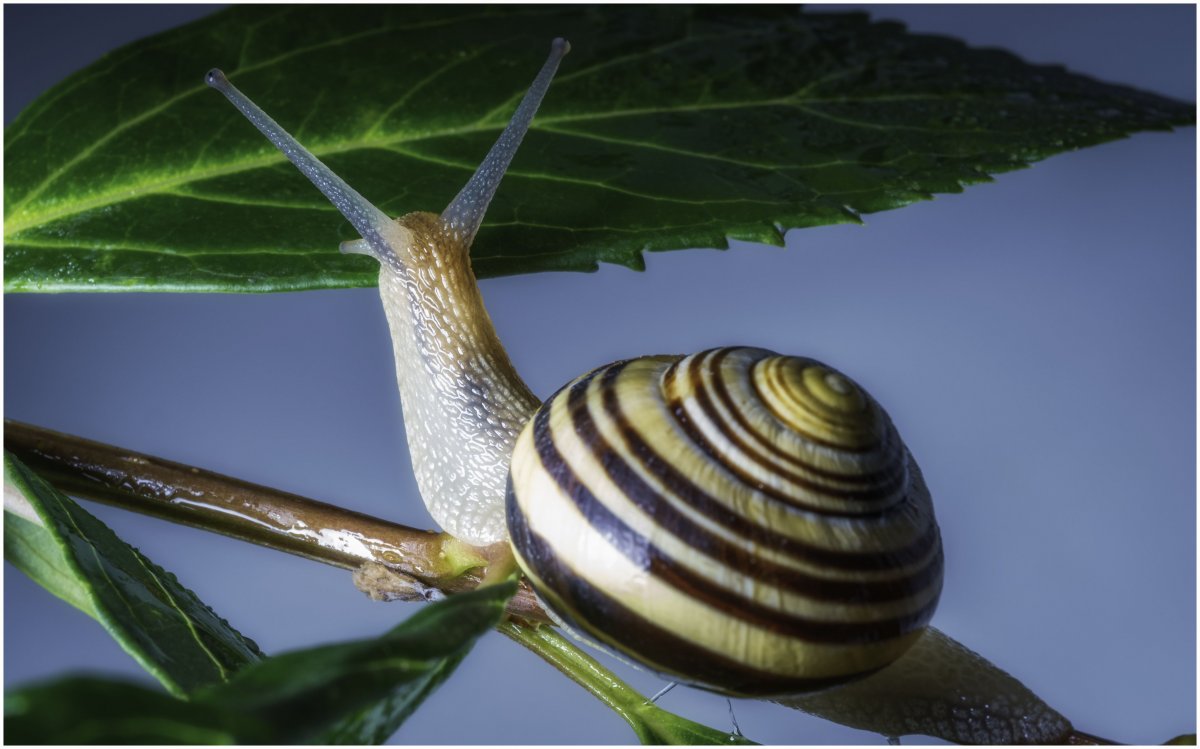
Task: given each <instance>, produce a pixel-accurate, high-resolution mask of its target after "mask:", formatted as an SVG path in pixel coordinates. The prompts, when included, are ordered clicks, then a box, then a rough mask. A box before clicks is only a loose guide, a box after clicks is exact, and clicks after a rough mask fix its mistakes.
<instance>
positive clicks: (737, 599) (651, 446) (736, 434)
mask: <svg viewBox="0 0 1200 749" xmlns="http://www.w3.org/2000/svg"><path fill="white" fill-rule="evenodd" d="M507 520H508V528H509V534H510V537H511V540H512V543H513V548H514V551H515V554H516V557H517V561H518V563H519V564H520V566H521V568H522V570H523V571H524V572H525V574H526V575H527V576H528V578H529V580H530V582H531V583H532V584H533V586H534V588H535V589H536V590H537V592H538V594H539V596H540V597H541V598H542V600H543V601H544V602H545V604H546V605H547V607H548V608H549V609H550V610H551V611H552V612H553V613H554V614H555V615H556V616H557V617H558V618H559V619H561V620H562V622H563V623H564V624H565V625H566V626H568V627H570V628H571V629H573V630H574V631H575V632H576V633H577V634H579V635H580V636H582V637H584V638H586V639H590V640H593V641H596V642H598V643H600V644H602V645H604V646H607V647H609V648H611V649H613V650H614V651H616V652H617V653H618V654H621V655H623V656H625V657H628V658H630V659H632V660H634V661H636V662H638V663H640V664H642V665H644V666H646V667H648V668H650V669H652V670H654V671H657V672H659V673H661V674H663V675H665V676H668V677H669V678H672V679H675V680H680V681H685V682H688V683H691V684H694V685H696V686H700V687H703V688H707V689H711V690H714V691H719V692H722V693H726V694H734V695H745V696H767V695H783V694H794V693H800V692H805V691H810V690H813V689H820V688H823V687H826V686H829V685H832V684H836V683H840V682H843V681H847V680H850V679H854V678H857V677H860V676H864V675H866V674H868V673H871V672H873V671H875V670H878V669H879V668H882V667H883V666H885V665H887V664H888V663H890V662H891V661H893V660H895V659H896V658H898V657H899V656H900V655H901V654H902V653H903V652H904V651H905V650H907V649H908V647H909V646H910V645H912V643H913V642H914V641H915V640H916V639H917V637H918V636H919V635H920V632H921V631H922V629H923V628H924V627H925V626H926V624H927V623H928V622H929V619H930V617H931V616H932V615H933V611H934V608H935V607H936V606H937V600H938V595H939V594H940V592H941V586H942V547H941V539H940V536H939V533H938V528H937V524H936V522H935V520H934V515H933V507H932V504H931V502H930V498H929V492H928V490H927V489H926V487H925V484H924V481H923V480H922V479H921V475H920V471H919V469H918V468H917V466H916V463H915V462H914V461H913V459H912V457H911V455H909V452H908V450H907V448H906V447H905V446H904V443H903V442H901V440H900V437H899V435H898V434H897V433H896V429H895V427H893V426H892V423H891V420H890V419H889V418H888V416H887V414H886V413H884V411H883V409H882V408H880V407H879V405H878V404H877V403H876V402H875V401H874V400H873V399H872V398H871V397H870V396H869V395H868V394H867V393H865V392H864V391H863V390H862V389H861V388H860V387H859V386H858V385H856V384H855V383H854V382H853V381H851V380H850V379H849V378H847V377H845V376H844V375H842V374H841V373H839V372H837V371H836V370H833V369H831V368H830V367H827V366H825V365H823V364H821V363H820V362H817V361H814V360H812V359H804V358H799V357H785V356H780V355H778V354H775V353H773V352H771V351H766V350H763V349H754V348H723V349H714V350H711V351H705V352H702V353H699V354H694V355H692V356H687V357H678V356H657V357H644V358H640V359H633V360H629V361H623V362H617V363H614V364H610V365H608V366H605V367H601V368H600V369H597V370H594V371H592V372H590V373H588V374H586V375H584V376H583V377H580V378H579V379H577V380H575V381H574V382H572V383H570V384H568V385H567V386H566V387H564V388H563V389H562V390H560V391H559V392H558V393H557V394H556V395H555V396H554V397H552V398H551V399H550V400H549V401H547V402H546V403H545V404H544V405H543V406H542V407H541V409H540V410H539V411H538V412H537V414H536V416H535V417H534V418H533V419H532V420H531V421H530V422H529V424H528V425H527V426H526V427H525V429H524V431H523V432H522V433H521V436H520V437H519V439H518V441H517V446H516V448H515V451H514V453H513V459H512V467H511V471H510V475H509V486H508V499H507Z"/></svg>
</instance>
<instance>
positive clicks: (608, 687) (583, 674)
mask: <svg viewBox="0 0 1200 749" xmlns="http://www.w3.org/2000/svg"><path fill="white" fill-rule="evenodd" d="M496 629H498V630H499V631H500V633H501V634H503V635H505V636H506V637H509V638H510V639H512V640H513V641H514V642H517V643H518V644H520V645H522V646H524V647H525V648H527V649H529V650H532V651H533V652H534V653H537V654H538V656H540V657H541V659H542V660H544V661H546V662H547V663H549V664H550V665H551V666H554V667H555V668H556V669H558V670H559V671H560V672H562V673H563V674H565V675H566V676H567V677H568V678H570V679H571V681H573V682H575V683H576V684H578V685H579V686H581V687H583V688H584V689H586V690H587V691H588V693H589V694H591V695H592V696H593V697H595V698H596V699H598V700H600V701H601V702H603V703H604V704H605V705H608V706H609V708H611V709H612V710H613V712H615V713H616V714H617V715H620V716H621V717H622V718H623V719H624V720H625V722H626V723H628V724H629V727H630V728H632V729H633V731H634V733H636V734H637V737H638V740H639V741H641V742H642V743H643V744H753V743H754V742H752V741H749V740H748V739H746V738H745V737H743V736H741V735H740V734H730V733H728V732H725V731H718V730H716V729H713V728H709V727H708V726H705V725H701V724H699V723H696V722H694V721H691V720H688V719H687V718H681V717H679V716H678V715H674V714H672V713H669V712H667V711H665V710H663V709H662V708H660V707H658V706H657V705H655V704H654V703H653V702H652V701H651V700H648V699H646V697H645V696H643V695H642V693H641V692H638V691H637V690H636V689H634V688H633V687H631V686H629V685H628V684H626V683H625V682H624V681H621V680H620V679H619V678H617V677H616V676H615V675H614V674H613V673H612V672H610V671H609V670H608V669H606V668H605V667H604V666H602V665H600V663H599V662H598V661H596V659H595V658H592V657H591V656H590V655H588V654H587V653H585V652H583V651H582V650H580V649H579V648H577V647H575V645H574V644H572V643H571V641H570V640H568V639H567V638H566V637H564V636H563V634H562V633H561V632H559V631H557V630H555V629H553V628H551V627H547V626H543V625H538V624H529V623H527V622H522V621H518V620H514V619H509V620H507V621H504V622H502V623H501V624H500V626H499V627H497V628H496Z"/></svg>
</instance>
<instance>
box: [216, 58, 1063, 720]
mask: <svg viewBox="0 0 1200 749" xmlns="http://www.w3.org/2000/svg"><path fill="white" fill-rule="evenodd" d="M569 49H570V46H569V45H568V44H567V42H566V41H565V40H563V39H555V40H554V41H553V43H552V44H551V50H550V55H549V58H548V59H547V60H546V62H545V64H544V65H543V67H542V69H541V71H540V72H539V73H538V74H537V77H536V78H535V79H534V82H533V85H532V86H531V87H530V89H529V91H528V92H527V93H526V95H525V97H524V98H523V99H522V101H521V103H520V105H519V106H518V107H517V110H516V112H515V114H514V115H513V117H512V120H511V121H510V122H509V124H508V126H507V127H506V128H505V129H504V130H503V132H502V133H501V134H500V136H499V139H498V140H497V141H496V143H495V145H494V146H493V147H492V149H491V150H490V151H489V152H488V154H487V155H486V157H485V158H484V160H483V162H482V163H481V164H480V166H479V168H478V169H477V170H476V171H475V173H474V175H473V176H472V177H471V179H470V181H468V182H467V184H466V186H465V187H463V189H462V190H461V191H460V192H459V194H458V195H457V196H456V197H455V198H454V200H453V201H451V203H450V205H449V206H447V208H446V209H445V210H444V211H443V212H442V213H441V215H435V214H432V213H425V212H418V213H410V214H407V215H405V216H402V217H400V218H398V219H394V220H393V219H391V218H389V217H388V216H387V215H386V214H384V213H383V212H382V211H380V210H379V209H378V208H376V207H375V206H373V205H372V204H371V203H370V202H368V201H367V200H366V199H365V198H364V197H363V196H361V195H360V194H358V193H357V192H355V191H354V189H353V188H351V187H350V186H349V185H347V184H346V183H345V182H344V181H343V180H342V179H341V178H339V177H338V176H337V175H335V174H333V173H332V172H331V171H330V170H329V169H328V168H327V167H326V166H325V165H324V164H322V163H321V162H320V161H319V160H318V159H317V158H316V157H314V156H313V155H312V154H311V153H309V152H308V151H307V150H305V149H304V147H303V146H301V145H300V144H299V143H298V142H296V140H295V139H294V138H292V137H291V136H290V135H288V134H287V132H285V131H284V130H283V129H282V128H281V127H280V126H279V125H278V124H277V123H276V122H275V121H274V120H272V119H271V118H270V117H269V116H267V115H266V114H265V113H264V112H263V111H262V110H261V109H259V108H258V107H257V106H255V105H254V104H253V103H252V102H251V101H250V100H249V99H247V98H246V97H245V96H244V95H243V94H242V93H241V92H240V91H238V90H237V89H236V88H235V87H234V86H233V84H231V83H230V82H229V80H228V79H227V78H226V77H225V75H224V74H222V73H221V72H220V71H218V70H213V71H210V72H209V74H208V76H207V79H206V80H207V82H208V84H209V85H210V86H212V87H213V88H216V89H217V90H218V91H220V92H221V93H223V94H224V95H225V96H226V97H228V99H229V100H230V101H231V102H232V103H233V104H234V106H236V107H237V108H238V109H239V110H240V111H241V112H242V114H244V115H245V116H246V117H247V118H248V119H249V120H250V122H251V123H253V124H254V126H255V127H257V128H258V129H259V130H260V131H261V132H262V133H263V134H264V135H265V136H266V137H267V138H268V139H270V141H271V142H272V143H273V144H274V145H275V146H276V147H278V148H279V150H280V151H282V152H283V154H284V155H285V156H286V157H287V158H288V159H289V160H291V161H292V163H293V164H295V165H296V166H297V167H298V168H299V169H300V170H301V171H302V172H303V173H304V174H305V175H306V176H307V177H308V178H309V179H310V180H311V181H312V182H313V184H314V185H316V187H317V188H318V189H319V190H321V192H322V193H324V194H325V196H326V197H327V198H328V199H329V200H330V201H331V202H332V203H333V205H334V206H335V207H336V208H337V209H338V210H339V211H340V212H341V213H342V214H343V215H344V216H345V217H346V219H347V220H348V221H350V223H351V224H353V226H354V227H355V229H356V230H357V231H358V232H359V234H361V235H362V238H361V239H359V240H355V241H352V242H345V243H343V244H342V246H341V249H342V251H343V252H354V253H362V254H367V255H370V256H371V257H373V258H375V259H376V260H378V261H379V264H380V274H379V293H380V297H381V300H382V302H383V307H384V310H385V312H386V315H387V319H388V324H389V327H390V332H391V337H392V345H393V349H394V352H395V361H396V379H397V383H398V385H399V388H400V398H401V401H402V407H403V412H404V418H405V429H406V432H407V435H408V443H409V451H410V454H411V457H412V461H413V468H414V473H415V475H416V477H417V482H418V485H419V487H420V491H421V496H422V499H423V500H424V502H425V504H426V506H427V507H428V508H429V512H430V514H431V515H433V517H434V519H435V520H436V521H437V522H438V523H439V524H440V525H441V526H442V528H443V529H445V530H446V531H447V532H449V533H450V534H452V535H454V536H456V537H458V538H461V539H463V540H464V541H467V542H469V543H472V544H476V545H480V546H483V545H490V544H494V543H497V542H501V541H504V540H505V539H506V538H510V540H511V544H512V553H513V555H514V556H515V558H516V561H517V563H518V564H519V565H520V567H521V569H522V571H523V572H524V573H525V575H526V576H527V577H528V578H529V580H530V582H531V584H532V585H533V586H534V588H535V589H536V590H537V592H538V594H539V596H540V597H541V599H542V600H543V601H544V603H545V604H546V605H547V607H548V609H549V610H551V611H552V612H553V613H554V615H555V617H556V618H557V619H559V620H560V621H561V622H562V623H563V624H564V626H566V627H568V628H570V629H572V630H574V631H575V632H576V633H577V634H579V635H580V636H582V637H585V638H587V639H590V640H592V641H596V642H599V643H601V644H602V645H604V646H606V647H608V648H610V649H612V650H614V651H617V652H619V653H620V654H623V655H624V656H626V657H628V658H631V659H633V660H634V661H636V662H637V663H639V664H641V665H642V666H644V667H646V668H649V669H652V670H654V671H656V672H659V673H662V674H664V675H667V676H668V677H669V678H670V679H672V680H679V681H683V682H687V683H690V684H693V685H696V686H700V687H702V688H705V689H708V690H712V691H715V692H720V693H723V694H729V695H741V696H770V697H772V698H775V699H778V700H780V701H784V702H787V704H789V705H792V706H795V707H799V708H801V709H804V710H808V711H810V712H813V713H815V714H818V715H821V716H822V717H826V718H828V719H831V720H835V721H838V722H841V723H844V724H846V725H852V726H855V727H858V728H863V729H866V730H871V731H876V732H879V733H882V734H885V735H902V734H913V733H916V734H927V735H934V736H940V737H942V738H946V739H949V740H951V741H970V742H983V743H1028V742H1043V743H1056V742H1060V741H1062V740H1064V739H1065V738H1066V736H1067V735H1068V732H1069V731H1070V730H1071V728H1070V724H1069V723H1068V722H1067V721H1066V720H1065V719H1064V718H1062V716H1061V715H1059V714H1058V713H1057V712H1055V711H1054V710H1053V709H1051V708H1050V707H1048V706H1046V705H1045V704H1044V703H1042V702H1041V701H1040V700H1038V699H1037V697H1036V696H1034V695H1032V693H1030V692H1029V691H1028V690H1026V689H1025V688H1024V687H1023V686H1021V685H1020V682H1017V681H1016V680H1015V679H1012V678H1011V677H1009V676H1008V675H1007V674H1005V673H1004V672H1003V671H1001V670H1000V669H998V668H996V667H995V666H993V665H992V664H990V663H988V662H987V661H986V660H984V659H983V658H980V657H979V656H977V655H975V654H974V653H972V652H971V651H970V650H968V649H966V648H964V647H963V646H961V645H959V644H958V643H956V642H954V641H953V640H951V639H950V638H948V637H946V636H944V635H942V634H941V633H938V632H937V631H936V630H933V629H932V628H929V627H928V623H929V620H930V618H931V617H932V616H933V612H934V609H935V608H936V606H937V601H938V597H939V595H940V593H941V588H942V562H943V558H942V545H941V537H940V534H939V531H938V527H937V523H936V521H935V518H934V513H933V506H932V502H931V500H930V495H929V491H928V489H927V488H926V485H925V482H924V480H923V478H922V476H921V472H920V469H919V468H918V467H917V464H916V462H915V460H914V459H913V457H912V455H911V454H910V453H909V451H908V449H907V447H905V445H904V443H903V441H902V440H901V439H900V436H899V433H898V432H897V430H896V428H895V426H894V425H893V424H892V422H891V419H890V418H888V416H887V413H886V412H885V411H884V410H883V408H882V407H881V406H880V405H879V404H878V403H877V402H876V401H875V400H874V399H873V398H872V397H871V396H870V395H869V394H867V393H866V392H865V391H864V390H862V389H861V388H860V387H859V386H858V385H857V384H855V383H854V381H853V380H852V379H851V378H849V377H847V376H846V375H844V374H842V373H840V372H838V371H837V370H835V369H833V368H832V367H828V366H826V365H824V364H822V363H820V362H817V361H814V360H812V359H808V358H803V357H796V356H780V355H778V354H775V353H774V352H771V351H766V350H763V349H758V348H748V347H732V348H721V349H713V350H710V351H704V352H701V353H698V354H694V355H691V356H649V357H641V358H637V359H631V360H628V361H621V362H616V363H613V364H609V365H606V366H603V367H600V368H598V369H595V370H592V371H591V372H589V373H587V374H585V375H583V376H581V377H579V378H577V379H576V380H574V381H572V382H570V383H568V384H567V385H566V386H564V387H563V388H562V389H561V390H559V391H558V393H557V394H556V395H554V396H553V397H552V398H551V399H550V400H548V401H547V402H546V403H544V404H540V405H539V402H538V400H537V398H535V397H534V395H533V394H532V393H531V392H530V390H529V388H528V387H526V385H525V384H524V382H523V381H522V380H521V378H520V377H519V376H518V374H517V373H516V371H515V370H514V368H513V366H512V363H511V362H510V361H509V358H508V356H507V354H506V353H505V352H504V348H503V346H502V345H501V343H500V341H499V338H498V337H497V335H496V331H495V329H494V327H493V325H492V323H491V320H490V318H489V317H488V314H487V311H486V310H485V309H484V305H483V299H482V297H481V296H480V294H479V290H478V287H477V285H476V282H475V277H474V274H473V272H472V270H471V265H470V254H469V253H470V246H471V242H472V241H473V239H474V237H475V234H476V232H477V231H478V230H479V226H480V224H481V222H482V220H483V216H484V212H485V210H486V209H487V205H488V203H489V202H490V201H491V199H492V197H493V196H494V195H495V193H496V190H497V188H498V186H499V184H500V180H501V178H502V177H503V175H504V172H505V170H506V169H507V167H508V165H509V163H510V162H511V161H512V158H513V156H514V154H515V153H516V149H517V147H518V146H519V145H520V143H521V140H522V139H523V137H524V135H525V133H526V132H527V131H528V130H529V128H530V124H531V122H532V121H533V117H534V115H535V113H536V112H537V109H538V106H539V105H540V103H541V101H542V99H543V97H544V96H545V95H546V92H547V91H548V89H549V86H550V81H551V79H552V78H553V76H554V73H555V71H556V70H557V68H558V66H559V63H560V62H561V61H562V59H563V57H564V55H566V54H567V52H568V51H569ZM510 462H511V471H510ZM489 573H490V570H489ZM889 664H890V665H889ZM872 674H874V675H872ZM843 683H845V685H844V686H838V687H836V688H829V687H830V686H831V685H838V684H843ZM809 690H824V691H819V692H817V693H815V694H808V692H809Z"/></svg>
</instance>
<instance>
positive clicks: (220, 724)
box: [4, 677, 270, 745]
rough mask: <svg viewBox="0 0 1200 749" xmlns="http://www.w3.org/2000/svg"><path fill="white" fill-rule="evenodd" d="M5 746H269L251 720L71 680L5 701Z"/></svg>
mask: <svg viewBox="0 0 1200 749" xmlns="http://www.w3.org/2000/svg"><path fill="white" fill-rule="evenodd" d="M4 739H5V741H6V742H7V743H9V744H118V745H119V744H236V743H260V744H262V743H270V734H269V733H268V732H267V730H266V728H265V727H264V726H261V725H258V724H256V723H255V722H254V721H253V720H252V719H248V718H246V717H244V716H241V715H238V714H235V713H230V712H228V711H223V710H220V709H217V708H213V707H208V706H206V705H200V704H196V703H192V702H185V701H183V700H180V699H177V698H175V697H172V696H170V695H168V694H164V693H163V692H159V691H155V690H153V689H147V688H146V687H143V686H140V685H138V684H134V683H131V682H125V681H115V680H110V679H100V678H93V677H72V678H66V679H60V680H57V681H52V682H47V683H42V684H37V685H33V686H28V687H23V688H21V689H16V690H11V691H9V692H7V693H6V694H5V695H4Z"/></svg>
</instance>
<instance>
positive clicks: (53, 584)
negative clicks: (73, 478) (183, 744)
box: [4, 452, 263, 695]
mask: <svg viewBox="0 0 1200 749" xmlns="http://www.w3.org/2000/svg"><path fill="white" fill-rule="evenodd" d="M4 481H5V491H6V492H9V491H12V492H16V493H17V496H16V497H14V498H13V500H14V501H15V502H19V503H22V504H20V505H19V507H22V508H24V509H23V511H24V513H25V514H26V517H21V516H20V514H17V513H14V512H10V511H8V510H9V509H10V505H11V504H13V502H10V501H6V503H5V507H6V512H5V527H4V552H5V558H6V559H7V560H8V561H10V562H12V563H13V564H15V565H16V566H17V567H18V568H19V569H21V570H22V571H24V572H26V573H27V574H29V575H30V577H32V578H33V579H34V580H36V581H37V582H38V583H39V584H41V585H42V586H43V587H45V588H47V589H48V590H50V592H52V593H54V594H55V595H57V596H59V597H60V598H62V599H64V600H65V601H67V602H68V603H70V604H72V605H73V606H76V607H77V608H79V609H80V610H82V611H84V612H85V613H87V614H89V615H90V616H92V617H94V618H95V619H96V620H97V621H99V622H100V623H101V624H102V625H103V626H104V628H105V629H107V630H108V631H109V633H110V634H111V635H112V636H113V638H114V639H116V640H117V642H118V643H120V645H121V647H122V648H124V649H125V651H126V652H128V653H129V654H130V655H131V656H133V658H134V659H135V660H137V661H138V663H140V664H141V665H142V667H143V668H145V669H146V670H147V671H149V672H150V673H151V674H153V675H154V676H155V677H156V678H157V679H158V680H159V681H160V682H162V684H163V686H165V687H166V688H167V689H168V690H170V691H171V692H173V693H175V694H179V695H183V694H186V693H188V692H190V691H192V690H194V689H198V688H200V687H203V686H206V685H209V684H213V683H220V682H222V681H224V680H226V679H228V678H229V677H230V676H231V675H233V674H234V673H235V672H237V671H238V670H239V669H241V668H242V667H244V666H246V665H247V664H250V663H254V662H256V661H258V660H260V659H261V658H262V657H263V655H262V653H261V652H260V651H259V649H258V646H257V645H255V644H254V642H252V641H251V640H249V639H247V638H246V637H244V636H242V635H241V634H240V633H239V632H238V631H237V630H235V629H233V628H232V627H231V626H229V624H228V622H226V621H225V620H224V619H221V618H220V617H219V616H217V615H216V614H215V613H213V611H212V609H210V608H208V607H207V606H205V605H204V603H203V602H202V601H200V599H198V598H197V597H196V594H194V593H192V592H191V591H190V590H188V589H187V588H185V587H183V586H182V585H180V583H179V581H178V580H176V579H175V576H174V575H172V574H171V573H169V572H167V571H165V570H163V569H162V568H161V567H159V566H158V565H156V564H154V563H153V562H151V561H150V560H148V559H146V558H145V557H144V556H142V555H141V554H140V553H139V552H138V551H137V549H134V548H133V547H131V546H129V545H128V544H126V543H125V542H124V541H122V540H121V539H120V538H118V537H117V536H116V535H115V534H114V533H113V532H112V531H111V530H109V528H108V526H106V525H104V524H103V523H101V522H100V521H99V520H97V519H96V518H95V517H93V516H92V515H91V514H90V513H88V512H86V511H85V510H83V508H81V507H79V505H77V504H75V502H73V501H71V499H70V498H69V497H67V496H65V495H63V494H62V493H61V492H59V491H58V490H57V489H55V488H54V487H52V486H50V485H49V484H48V483H46V482H45V481H44V480H42V478H41V477H39V476H38V475H37V474H35V473H33V472H32V471H30V470H29V469H28V468H27V467H26V466H25V465H24V464H22V463H21V462H20V461H19V460H17V459H16V458H14V457H13V456H12V455H10V454H9V453H7V452H5V454H4ZM6 499H7V498H6Z"/></svg>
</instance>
